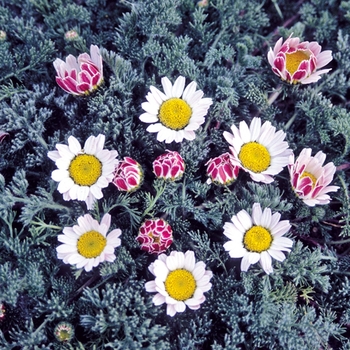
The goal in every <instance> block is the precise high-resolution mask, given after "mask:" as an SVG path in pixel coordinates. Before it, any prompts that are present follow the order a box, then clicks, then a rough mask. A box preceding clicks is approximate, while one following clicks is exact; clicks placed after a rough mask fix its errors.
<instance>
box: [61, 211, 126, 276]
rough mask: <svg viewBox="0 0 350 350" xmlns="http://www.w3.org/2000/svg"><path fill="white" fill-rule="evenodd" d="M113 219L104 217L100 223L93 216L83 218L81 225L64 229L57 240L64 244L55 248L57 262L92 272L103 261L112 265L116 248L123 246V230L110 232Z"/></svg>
mask: <svg viewBox="0 0 350 350" xmlns="http://www.w3.org/2000/svg"><path fill="white" fill-rule="evenodd" d="M110 226H111V216H110V215H109V214H105V215H104V216H103V218H102V220H101V223H99V222H98V221H97V220H95V219H93V217H92V216H91V215H90V214H86V215H84V216H80V217H79V218H78V225H74V226H73V227H65V228H64V229H63V233H64V234H63V235H58V241H59V242H62V243H63V244H61V245H60V246H58V247H57V248H56V250H57V257H58V259H62V260H63V262H64V263H65V264H70V265H76V267H77V268H78V269H79V268H82V267H83V268H84V269H85V271H91V270H92V268H93V267H96V266H97V265H99V264H100V263H102V262H104V261H109V262H113V261H114V260H115V259H116V256H115V254H114V249H115V248H116V247H118V246H120V243H121V241H120V238H119V236H120V235H121V233H122V232H121V230H120V229H115V230H112V231H111V232H109V234H108V235H107V232H108V230H109V227H110Z"/></svg>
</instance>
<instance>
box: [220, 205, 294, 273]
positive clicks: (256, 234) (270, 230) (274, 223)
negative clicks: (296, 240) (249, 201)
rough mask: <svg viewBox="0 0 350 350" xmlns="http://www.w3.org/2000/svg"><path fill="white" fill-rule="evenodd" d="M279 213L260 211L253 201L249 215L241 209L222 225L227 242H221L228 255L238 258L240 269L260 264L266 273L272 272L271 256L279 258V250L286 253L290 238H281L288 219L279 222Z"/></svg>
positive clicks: (266, 210)
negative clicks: (239, 259)
mask: <svg viewBox="0 0 350 350" xmlns="http://www.w3.org/2000/svg"><path fill="white" fill-rule="evenodd" d="M280 218H281V214H279V213H274V214H273V215H272V214H271V209H270V208H265V209H264V211H262V210H261V207H260V204H259V203H254V205H253V209H252V216H250V215H249V214H248V213H247V212H246V211H245V210H241V211H240V212H238V213H237V215H234V216H232V218H231V221H232V222H226V223H225V225H224V235H225V236H227V237H228V238H229V239H230V241H228V242H226V243H225V244H224V248H225V250H226V251H228V252H229V254H230V256H231V258H242V257H243V259H242V261H241V270H242V271H248V269H249V266H250V265H251V264H255V263H257V262H259V263H260V265H261V266H262V268H263V269H264V271H265V272H266V273H267V274H270V273H272V272H273V268H272V259H271V258H274V259H276V260H278V261H283V260H284V259H285V258H286V257H285V255H284V253H283V251H285V252H290V249H289V248H291V247H292V246H293V241H292V240H291V239H289V238H287V237H282V236H283V235H284V234H285V233H287V232H288V231H289V229H290V227H291V225H290V224H289V221H288V220H282V221H280Z"/></svg>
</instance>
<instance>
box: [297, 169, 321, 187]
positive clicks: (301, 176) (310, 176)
mask: <svg viewBox="0 0 350 350" xmlns="http://www.w3.org/2000/svg"><path fill="white" fill-rule="evenodd" d="M304 177H308V178H309V179H310V180H311V181H312V188H314V187H315V185H316V182H317V178H316V177H315V176H314V175H312V174H311V173H308V172H307V171H304V172H303V173H302V174H301V175H300V178H301V179H302V178H304Z"/></svg>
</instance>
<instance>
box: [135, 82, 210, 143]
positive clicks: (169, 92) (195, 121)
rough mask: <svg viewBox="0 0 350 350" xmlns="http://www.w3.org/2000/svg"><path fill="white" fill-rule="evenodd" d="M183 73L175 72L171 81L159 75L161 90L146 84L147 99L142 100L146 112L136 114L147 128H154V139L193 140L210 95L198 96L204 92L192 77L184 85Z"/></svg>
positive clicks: (201, 121)
mask: <svg viewBox="0 0 350 350" xmlns="http://www.w3.org/2000/svg"><path fill="white" fill-rule="evenodd" d="M185 81H186V79H185V77H183V76H179V77H178V78H177V79H176V81H175V83H174V85H172V84H171V82H170V80H169V79H168V78H167V77H163V78H162V85H163V89H164V93H163V92H161V91H160V90H158V89H157V88H155V87H154V86H151V87H150V90H151V92H149V93H148V94H147V96H146V99H147V101H148V102H144V103H142V108H143V110H145V111H146V113H143V114H141V115H140V117H139V118H140V120H141V121H142V122H144V123H149V124H151V125H149V126H148V128H147V131H149V132H156V133H158V134H157V140H158V141H160V142H162V141H165V143H171V142H172V141H175V142H182V140H183V139H187V140H193V139H194V138H195V137H196V135H195V132H194V131H195V130H197V129H198V128H199V127H200V125H202V124H203V123H204V121H205V118H204V117H205V116H206V114H207V111H208V109H209V107H210V106H211V104H212V103H213V101H212V99H211V98H202V97H203V95H204V93H203V91H202V90H197V91H196V87H197V84H196V83H195V82H194V81H193V82H191V83H190V84H189V85H188V86H187V87H186V88H185Z"/></svg>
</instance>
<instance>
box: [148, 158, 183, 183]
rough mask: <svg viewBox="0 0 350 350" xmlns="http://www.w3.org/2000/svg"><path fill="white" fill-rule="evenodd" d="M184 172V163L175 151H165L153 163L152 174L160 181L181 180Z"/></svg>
mask: <svg viewBox="0 0 350 350" xmlns="http://www.w3.org/2000/svg"><path fill="white" fill-rule="evenodd" d="M184 171H185V162H184V160H183V158H182V157H181V155H180V154H179V153H178V152H176V151H167V153H164V154H161V155H160V156H159V157H157V158H156V160H155V161H154V162H153V172H154V174H155V175H156V176H157V177H158V178H160V179H164V180H170V181H176V180H179V179H181V177H182V175H183V173H184Z"/></svg>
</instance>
